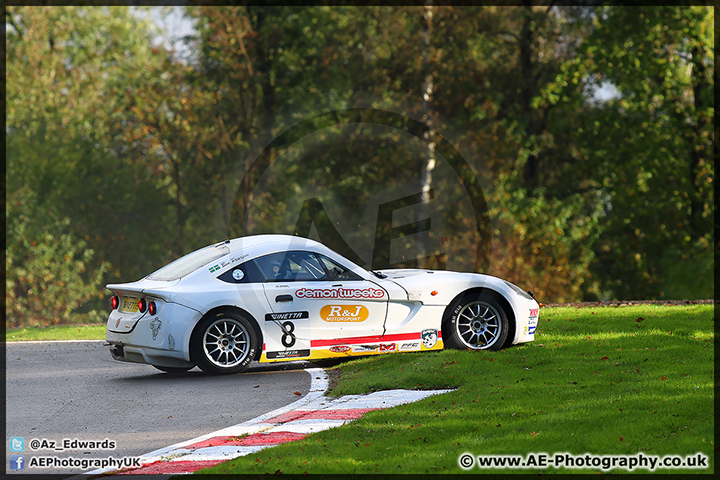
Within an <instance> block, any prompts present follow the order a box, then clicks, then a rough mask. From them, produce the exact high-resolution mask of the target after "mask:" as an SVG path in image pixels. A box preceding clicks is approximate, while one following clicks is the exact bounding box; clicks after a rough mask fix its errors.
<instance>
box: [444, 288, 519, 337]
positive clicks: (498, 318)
mask: <svg viewBox="0 0 720 480" xmlns="http://www.w3.org/2000/svg"><path fill="white" fill-rule="evenodd" d="M508 318H509V315H508V314H507V312H506V311H505V309H504V308H503V306H502V304H501V303H500V302H499V301H498V300H497V298H496V297H495V296H494V295H492V294H489V293H486V292H482V293H479V294H467V295H464V296H463V297H461V298H460V299H459V300H456V301H454V302H453V304H452V305H451V308H450V309H448V314H447V317H446V318H445V319H444V321H443V330H442V331H443V341H444V343H445V345H446V346H447V347H450V348H457V349H460V350H468V349H470V350H500V349H501V348H502V347H503V345H504V344H505V340H506V339H507V336H508V331H509V330H510V322H509V320H508Z"/></svg>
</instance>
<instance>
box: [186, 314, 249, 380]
mask: <svg viewBox="0 0 720 480" xmlns="http://www.w3.org/2000/svg"><path fill="white" fill-rule="evenodd" d="M256 349H257V338H256V335H255V330H254V329H253V327H252V325H251V324H250V321H249V320H247V319H246V318H244V317H243V316H241V315H239V314H235V313H228V312H218V313H216V314H213V315H210V316H206V317H205V318H203V319H202V320H201V321H200V323H199V324H198V325H197V327H196V328H195V331H194V332H193V336H192V338H191V339H190V355H191V358H192V361H193V362H195V363H196V364H197V366H198V367H200V369H201V370H202V371H203V372H205V373H211V374H230V373H238V372H240V371H242V370H244V369H245V367H247V365H248V364H249V363H250V361H252V359H253V358H254V357H255V351H256Z"/></svg>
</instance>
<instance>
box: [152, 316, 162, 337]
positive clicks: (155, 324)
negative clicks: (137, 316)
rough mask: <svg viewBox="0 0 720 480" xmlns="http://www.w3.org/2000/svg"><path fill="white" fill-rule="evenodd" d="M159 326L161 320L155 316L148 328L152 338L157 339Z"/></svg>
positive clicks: (160, 325)
mask: <svg viewBox="0 0 720 480" xmlns="http://www.w3.org/2000/svg"><path fill="white" fill-rule="evenodd" d="M160 327H162V320H160V319H159V318H156V319H155V320H153V321H152V322H150V330H152V336H153V340H155V339H157V336H158V332H160Z"/></svg>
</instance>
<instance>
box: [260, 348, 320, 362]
mask: <svg viewBox="0 0 720 480" xmlns="http://www.w3.org/2000/svg"><path fill="white" fill-rule="evenodd" d="M265 356H266V357H267V358H269V359H271V360H272V359H277V358H298V357H309V356H310V350H309V349H308V350H284V351H282V352H267V353H266V354H265Z"/></svg>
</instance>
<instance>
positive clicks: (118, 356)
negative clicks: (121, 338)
mask: <svg viewBox="0 0 720 480" xmlns="http://www.w3.org/2000/svg"><path fill="white" fill-rule="evenodd" d="M110 355H112V357H113V358H114V359H115V360H123V359H124V357H125V352H124V351H123V347H122V346H121V345H115V346H114V347H113V348H111V349H110Z"/></svg>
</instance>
